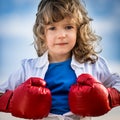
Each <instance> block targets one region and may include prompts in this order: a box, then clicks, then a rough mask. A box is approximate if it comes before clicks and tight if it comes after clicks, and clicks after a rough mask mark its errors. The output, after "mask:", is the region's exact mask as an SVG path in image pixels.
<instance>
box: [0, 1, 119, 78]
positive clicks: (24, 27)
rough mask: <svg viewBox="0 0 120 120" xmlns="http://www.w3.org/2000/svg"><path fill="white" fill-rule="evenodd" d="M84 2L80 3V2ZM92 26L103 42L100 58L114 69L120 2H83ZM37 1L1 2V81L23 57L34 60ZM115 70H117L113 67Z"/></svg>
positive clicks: (117, 57) (117, 62)
mask: <svg viewBox="0 0 120 120" xmlns="http://www.w3.org/2000/svg"><path fill="white" fill-rule="evenodd" d="M82 1H83V0H82ZM85 2H86V4H84V3H83V4H84V5H85V6H86V8H87V10H88V13H89V16H90V17H91V18H93V20H94V21H93V22H92V27H93V29H94V31H95V32H96V33H97V34H98V35H100V36H101V37H102V38H103V39H102V41H101V45H102V47H103V52H102V54H101V55H102V56H103V57H105V58H106V59H107V60H108V62H110V64H111V63H114V64H115V65H114V67H115V66H118V64H119V63H120V54H119V50H118V49H119V47H120V34H119V32H120V24H119V23H120V22H119V21H120V7H119V6H120V0H114V1H113V0H85ZM38 3H39V0H0V79H1V80H3V79H7V77H8V76H9V74H11V72H13V71H14V70H16V69H17V68H18V67H19V64H20V61H21V60H22V59H23V58H31V57H36V52H35V50H34V47H33V45H31V43H32V42H33V33H32V27H33V24H34V21H35V14H36V11H37V5H38ZM116 69H117V71H118V68H116Z"/></svg>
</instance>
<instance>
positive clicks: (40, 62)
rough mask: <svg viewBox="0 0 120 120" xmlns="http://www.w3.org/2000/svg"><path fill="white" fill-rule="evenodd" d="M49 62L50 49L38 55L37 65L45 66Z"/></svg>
mask: <svg viewBox="0 0 120 120" xmlns="http://www.w3.org/2000/svg"><path fill="white" fill-rule="evenodd" d="M47 64H49V61H48V51H46V52H45V53H44V54H43V55H42V56H40V57H38V60H37V62H36V65H35V67H40V68H42V67H44V66H45V65H47Z"/></svg>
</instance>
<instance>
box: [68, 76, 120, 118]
mask: <svg viewBox="0 0 120 120" xmlns="http://www.w3.org/2000/svg"><path fill="white" fill-rule="evenodd" d="M69 104H70V109H71V111H72V112H73V113H75V114H78V115H82V116H100V115H103V114H105V113H107V112H108V111H109V110H111V108H113V107H115V106H119V105H120V93H119V92H118V91H117V90H116V89H115V88H105V87H104V86H103V84H102V83H101V82H99V81H98V80H96V79H95V78H94V77H93V76H91V75H89V74H82V75H80V76H79V77H78V79H77V83H76V84H75V85H72V86H71V89H70V93H69Z"/></svg>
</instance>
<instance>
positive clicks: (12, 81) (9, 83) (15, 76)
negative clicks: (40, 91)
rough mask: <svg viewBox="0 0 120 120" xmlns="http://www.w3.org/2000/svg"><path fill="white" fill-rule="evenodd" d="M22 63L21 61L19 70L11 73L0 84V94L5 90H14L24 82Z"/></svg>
mask: <svg viewBox="0 0 120 120" xmlns="http://www.w3.org/2000/svg"><path fill="white" fill-rule="evenodd" d="M24 61H25V60H22V61H21V65H20V68H19V69H18V70H16V71H15V72H13V73H12V74H11V75H10V76H9V78H8V80H5V81H2V82H0V92H1V93H4V92H5V91H6V90H14V89H15V88H16V87H17V86H18V85H20V84H21V83H22V82H24V80H25V72H24Z"/></svg>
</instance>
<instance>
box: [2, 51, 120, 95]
mask: <svg viewBox="0 0 120 120" xmlns="http://www.w3.org/2000/svg"><path fill="white" fill-rule="evenodd" d="M48 65H49V61H48V52H45V53H44V54H43V55H42V56H41V57H38V58H34V59H24V60H22V63H21V67H20V69H19V70H17V71H16V72H15V73H13V74H12V75H10V77H9V79H8V80H7V81H3V82H1V83H0V92H2V93H4V92H5V91H6V90H7V89H9V90H14V89H15V88H16V87H17V86H18V85H20V84H21V83H23V82H24V81H25V80H27V79H28V78H30V77H40V78H42V79H44V77H45V74H46V72H47V69H48ZM71 67H72V69H73V70H74V71H75V74H76V76H77V77H78V76H79V75H80V74H82V73H89V74H91V75H93V76H94V77H95V78H96V79H97V80H99V81H100V82H102V83H103V85H104V86H105V87H114V88H116V89H117V90H118V91H120V76H118V75H117V74H112V73H111V72H110V70H109V68H108V66H107V64H106V62H105V60H104V59H103V58H101V57H99V58H98V60H97V61H96V62H95V63H94V64H90V63H88V62H86V63H82V64H81V63H79V62H77V61H76V60H75V57H74V55H73V56H72V61H71Z"/></svg>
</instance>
